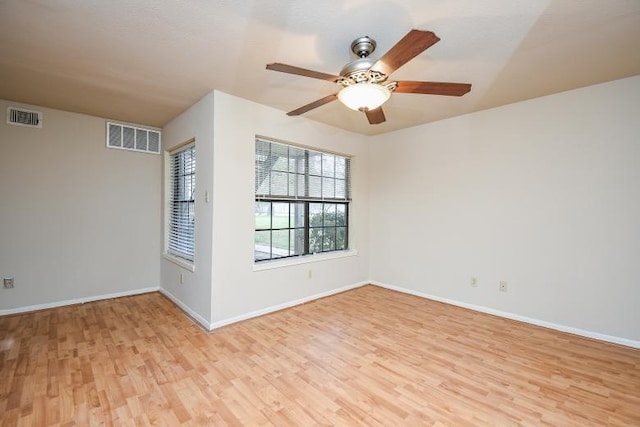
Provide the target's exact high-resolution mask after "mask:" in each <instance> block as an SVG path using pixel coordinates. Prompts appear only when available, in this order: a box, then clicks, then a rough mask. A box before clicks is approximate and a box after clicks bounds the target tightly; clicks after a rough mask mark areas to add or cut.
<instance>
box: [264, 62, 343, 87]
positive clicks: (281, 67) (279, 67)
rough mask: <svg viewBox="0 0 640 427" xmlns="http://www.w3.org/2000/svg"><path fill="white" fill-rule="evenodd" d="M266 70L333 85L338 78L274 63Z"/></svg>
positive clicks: (268, 65)
mask: <svg viewBox="0 0 640 427" xmlns="http://www.w3.org/2000/svg"><path fill="white" fill-rule="evenodd" d="M267 70H272V71H280V72H281V73H289V74H296V75H298V76H304V77H311V78H313V79H320V80H327V81H329V82H333V83H335V81H336V80H338V79H339V78H340V77H339V76H334V75H332V74H326V73H321V72H319V71H313V70H307V69H305V68H300V67H294V66H293V65H287V64H281V63H279V62H274V63H273V64H267Z"/></svg>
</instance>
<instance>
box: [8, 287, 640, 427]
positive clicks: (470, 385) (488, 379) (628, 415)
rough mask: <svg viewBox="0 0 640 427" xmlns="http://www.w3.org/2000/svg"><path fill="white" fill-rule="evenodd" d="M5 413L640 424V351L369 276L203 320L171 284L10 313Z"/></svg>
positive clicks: (102, 418)
mask: <svg viewBox="0 0 640 427" xmlns="http://www.w3.org/2000/svg"><path fill="white" fill-rule="evenodd" d="M0 380H1V381H0V416H1V420H2V425H9V426H12V425H27V426H44V425H64V426H68V425H82V426H84V425H147V424H159V425H180V424H184V425H278V426H286V425H301V426H309V425H366V426H378V425H383V426H404V425H407V426H418V425H433V424H435V425H547V424H548V425H560V426H565V425H580V426H582V425H626V426H631V425H635V426H638V425H640V351H639V350H634V349H631V348H625V347H621V346H616V345H612V344H607V343H602V342H597V341H593V340H589V339H585V338H580V337H577V336H573V335H568V334H563V333H559V332H555V331H552V330H547V329H544V328H539V327H535V326H531V325H526V324H522V323H518V322H514V321H510V320H506V319H501V318H498V317H493V316H489V315H486V314H481V313H476V312H473V311H469V310H465V309H462V308H458V307H453V306H448V305H445V304H441V303H437V302H433V301H428V300H424V299H421V298H418V297H413V296H409V295H404V294H401V293H397V292H393V291H390V290H386V289H382V288H379V287H375V286H365V287H362V288H358V289H355V290H352V291H349V292H345V293H342V294H339V295H335V296H332V297H328V298H324V299H321V300H317V301H314V302H311V303H308V304H304V305H301V306H297V307H294V308H290V309H287V310H283V311H280V312H277V313H273V314H270V315H266V316H263V317H260V318H256V319H252V320H248V321H245V322H241V323H238V324H235V325H231V326H227V327H225V328H222V329H219V330H216V331H214V332H212V333H206V332H204V331H203V330H202V329H200V328H199V327H198V326H196V325H194V324H193V323H192V322H191V321H190V320H189V319H188V318H187V317H186V316H185V315H184V314H183V313H182V312H181V311H180V310H179V309H178V308H176V307H175V306H174V305H173V303H171V302H170V301H169V300H167V299H166V298H164V297H163V296H162V295H160V294H159V293H152V294H146V295H140V296H135V297H126V298H119V299H115V300H109V301H100V302H94V303H89V304H84V305H76V306H71V307H64V308H59V309H51V310H43V311H39V312H34V313H28V314H20V315H13V316H5V317H1V318H0Z"/></svg>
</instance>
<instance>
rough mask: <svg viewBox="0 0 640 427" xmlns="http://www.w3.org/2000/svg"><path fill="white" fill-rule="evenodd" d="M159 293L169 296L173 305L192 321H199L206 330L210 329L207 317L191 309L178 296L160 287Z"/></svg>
mask: <svg viewBox="0 0 640 427" xmlns="http://www.w3.org/2000/svg"><path fill="white" fill-rule="evenodd" d="M160 293H161V294H162V295H164V296H165V297H167V298H169V299H170V300H171V301H172V302H173V303H174V304H175V305H177V306H178V308H180V309H181V310H182V311H184V312H185V314H186V315H187V316H189V317H190V318H191V319H192V320H193V321H195V322H197V323H199V324H200V325H201V326H202V327H204V328H205V329H206V330H207V331H210V330H211V329H212V328H211V323H209V322H208V321H207V319H205V318H204V317H202V316H201V315H199V314H198V313H196V312H195V311H193V310H192V309H191V308H189V306H188V305H186V304H185V303H183V302H182V301H181V300H180V298H178V297H177V296H175V295H173V294H172V293H171V292H169V291H167V290H166V289H162V288H160Z"/></svg>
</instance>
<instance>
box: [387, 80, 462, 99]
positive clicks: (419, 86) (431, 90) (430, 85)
mask: <svg viewBox="0 0 640 427" xmlns="http://www.w3.org/2000/svg"><path fill="white" fill-rule="evenodd" d="M470 90H471V85H470V84H469V83H446V82H409V81H401V82H398V87H397V88H396V90H395V91H394V92H396V93H422V94H427V95H447V96H462V95H464V94H465V93H467V92H469V91H470Z"/></svg>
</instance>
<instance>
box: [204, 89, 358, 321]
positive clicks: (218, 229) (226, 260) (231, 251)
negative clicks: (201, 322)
mask: <svg viewBox="0 0 640 427" xmlns="http://www.w3.org/2000/svg"><path fill="white" fill-rule="evenodd" d="M363 120H364V117H363ZM214 133H215V136H214V141H215V143H214V147H215V148H214V164H215V166H214V171H215V177H214V191H213V197H214V199H213V200H214V213H213V229H214V239H213V295H212V298H213V301H212V307H213V319H214V323H217V324H220V323H224V322H226V321H229V320H230V319H235V318H237V317H242V316H244V315H246V314H247V313H255V312H259V311H261V310H265V309H268V308H270V307H274V306H279V305H283V304H284V305H286V304H287V303H290V302H292V301H296V300H300V299H304V298H307V297H309V296H312V295H317V294H322V293H328V292H332V291H334V290H336V289H338V288H341V287H345V286H350V285H353V284H357V283H361V282H363V281H366V280H367V279H368V266H369V263H368V254H369V239H368V230H369V227H368V223H369V200H368V182H367V179H368V173H367V164H368V156H367V152H368V148H367V141H366V137H364V136H361V135H356V134H353V133H349V132H345V131H343V130H339V129H335V128H331V127H328V126H326V125H322V124H319V123H315V122H312V121H310V120H307V119H305V118H304V117H296V118H291V117H287V116H286V115H285V114H284V113H283V112H282V111H278V110H275V109H272V108H269V107H265V106H262V105H259V104H255V103H252V102H249V101H246V100H243V99H240V98H236V97H233V96H230V95H227V94H225V93H222V92H215V129H214ZM256 135H261V136H266V137H270V138H277V139H280V140H284V141H288V142H292V143H296V144H302V145H306V146H310V147H314V148H317V149H321V150H322V149H324V150H330V151H335V152H339V153H343V154H347V155H350V156H353V162H352V172H353V176H352V185H353V187H352V192H353V202H352V204H351V208H350V237H349V238H350V246H351V248H353V249H355V250H357V251H358V254H357V255H356V256H350V257H346V258H340V259H332V260H323V261H316V262H313V263H309V264H302V265H294V266H287V267H281V268H276V269H269V270H263V271H254V270H253V268H254V262H253V249H254V243H253V239H254V221H255V220H254V200H255V197H254V194H255V189H254V180H255V172H254V170H255V169H254V168H255V163H254V162H255V137H256ZM309 269H311V270H312V277H311V278H309V277H308V270H309Z"/></svg>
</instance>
